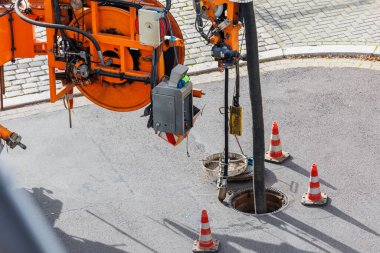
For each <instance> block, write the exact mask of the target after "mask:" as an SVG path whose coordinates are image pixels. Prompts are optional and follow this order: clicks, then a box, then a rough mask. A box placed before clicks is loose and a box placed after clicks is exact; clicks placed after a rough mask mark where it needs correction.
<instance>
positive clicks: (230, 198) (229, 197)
mask: <svg viewBox="0 0 380 253" xmlns="http://www.w3.org/2000/svg"><path fill="white" fill-rule="evenodd" d="M248 191H253V188H244V189H241V190H238V191H236V192H232V193H230V192H229V193H228V195H227V201H226V202H227V207H229V208H231V209H232V210H234V211H235V212H237V213H239V214H243V215H246V216H254V217H258V216H268V215H274V214H277V213H279V212H282V211H284V210H285V209H286V208H287V207H288V206H289V204H290V200H289V197H288V196H287V195H286V194H285V193H284V192H282V191H280V190H278V189H276V188H273V187H267V188H265V191H272V192H276V193H278V194H282V195H283V196H284V200H285V203H284V205H283V206H281V207H280V208H279V209H277V210H275V211H273V212H270V213H262V214H254V213H246V212H243V211H240V210H238V209H237V208H235V207H234V206H233V204H232V201H233V200H234V198H235V196H238V195H242V194H244V193H245V192H248Z"/></svg>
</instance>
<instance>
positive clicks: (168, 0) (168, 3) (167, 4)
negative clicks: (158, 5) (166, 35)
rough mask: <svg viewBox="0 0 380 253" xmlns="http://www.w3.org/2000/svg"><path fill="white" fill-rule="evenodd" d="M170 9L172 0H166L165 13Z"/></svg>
mask: <svg viewBox="0 0 380 253" xmlns="http://www.w3.org/2000/svg"><path fill="white" fill-rule="evenodd" d="M171 8H172V0H166V6H165V9H166V11H167V12H169V11H170V9H171Z"/></svg>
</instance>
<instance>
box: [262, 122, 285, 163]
mask: <svg viewBox="0 0 380 253" xmlns="http://www.w3.org/2000/svg"><path fill="white" fill-rule="evenodd" d="M289 157H290V154H289V153H288V152H285V151H282V147H281V140H280V132H279V130H278V125H277V122H276V121H274V122H273V125H272V134H271V136H270V144H269V151H268V152H266V153H265V161H267V162H273V163H282V162H283V161H285V160H286V159H288V158H289Z"/></svg>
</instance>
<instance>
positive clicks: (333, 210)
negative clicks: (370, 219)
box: [323, 203, 379, 236]
mask: <svg viewBox="0 0 380 253" xmlns="http://www.w3.org/2000/svg"><path fill="white" fill-rule="evenodd" d="M323 210H325V211H326V212H328V213H330V214H332V215H334V216H336V217H339V218H341V219H342V220H344V221H346V222H348V223H350V224H352V225H354V226H356V227H358V228H360V229H362V230H364V231H366V232H368V233H371V234H373V235H375V236H379V233H378V232H376V231H375V230H373V229H371V228H369V227H367V226H366V225H364V224H363V223H361V222H360V221H358V220H356V219H355V218H353V217H351V216H349V215H348V214H346V213H344V212H342V211H341V210H339V209H338V208H336V207H335V206H332V205H330V203H328V206H326V207H325V208H323Z"/></svg>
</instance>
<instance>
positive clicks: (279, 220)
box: [260, 213, 359, 253]
mask: <svg viewBox="0 0 380 253" xmlns="http://www.w3.org/2000/svg"><path fill="white" fill-rule="evenodd" d="M260 219H261V220H263V221H266V222H268V223H269V224H271V225H273V226H275V227H277V228H279V229H282V230H284V231H286V232H288V233H291V234H293V235H295V233H294V232H291V231H290V230H289V229H288V227H289V225H290V226H293V227H294V228H297V229H299V230H301V231H302V233H298V234H299V235H296V236H297V237H299V238H301V235H302V234H309V235H311V236H312V237H315V238H317V239H318V240H320V241H323V242H325V243H326V244H328V245H330V246H331V247H333V248H335V249H337V250H339V251H341V252H345V253H358V252H359V251H357V250H355V249H353V248H351V247H350V246H348V245H346V244H344V243H342V242H340V241H338V240H336V239H334V238H333V237H331V236H329V235H327V234H324V233H322V232H321V231H319V230H317V229H315V228H313V227H312V226H309V225H307V224H305V223H303V222H301V221H299V220H297V219H295V218H293V217H291V216H289V215H288V214H286V213H278V214H276V215H275V216H263V217H260ZM303 240H304V241H306V242H308V243H310V244H312V245H313V246H316V247H318V248H319V249H320V250H323V251H325V252H328V251H327V250H325V249H323V248H322V246H319V245H316V244H315V243H313V242H311V241H309V240H307V239H306V238H303Z"/></svg>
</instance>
